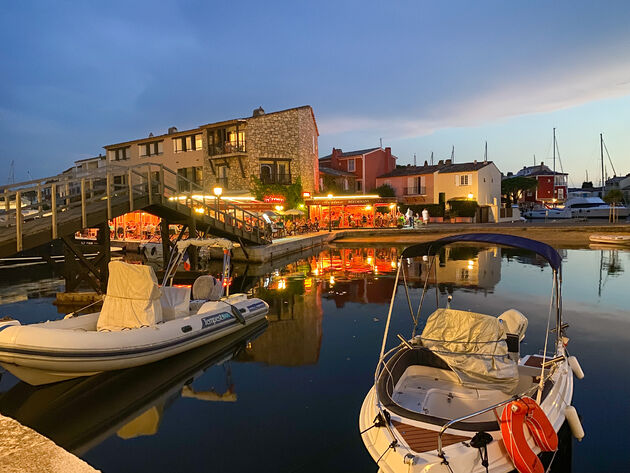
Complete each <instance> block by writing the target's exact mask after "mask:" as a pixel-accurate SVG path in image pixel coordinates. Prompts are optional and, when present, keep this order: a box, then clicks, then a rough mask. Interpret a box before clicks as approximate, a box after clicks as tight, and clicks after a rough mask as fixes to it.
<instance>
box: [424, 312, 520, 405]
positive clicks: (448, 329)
mask: <svg viewBox="0 0 630 473" xmlns="http://www.w3.org/2000/svg"><path fill="white" fill-rule="evenodd" d="M505 338H506V337H505V330H504V328H503V325H502V324H501V323H500V322H499V321H498V320H497V319H496V318H495V317H491V316H489V315H484V314H477V313H475V312H467V311H463V310H453V309H437V310H436V311H435V312H434V313H433V314H431V316H430V317H429V318H428V320H427V323H426V326H425V328H424V331H423V332H422V335H421V339H422V344H423V345H424V346H425V347H427V348H429V349H430V350H431V351H432V352H433V353H435V354H436V355H438V356H439V357H440V358H442V359H443V360H444V361H445V362H446V363H447V364H448V365H449V366H450V367H451V369H452V370H453V371H454V372H455V373H456V374H457V376H458V377H459V379H460V381H461V382H462V384H463V385H464V386H468V387H471V388H476V389H498V390H500V391H503V392H506V393H509V392H511V391H513V390H514V389H515V388H516V385H517V384H518V366H517V364H516V362H515V361H513V360H511V359H510V358H509V356H508V351H507V343H506V342H505Z"/></svg>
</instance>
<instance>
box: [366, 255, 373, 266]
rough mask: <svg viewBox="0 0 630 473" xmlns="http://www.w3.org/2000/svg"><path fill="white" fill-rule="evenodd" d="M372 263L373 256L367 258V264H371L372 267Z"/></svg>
mask: <svg viewBox="0 0 630 473" xmlns="http://www.w3.org/2000/svg"><path fill="white" fill-rule="evenodd" d="M372 262H373V260H372V257H371V256H368V257H367V264H370V265H371V264H372Z"/></svg>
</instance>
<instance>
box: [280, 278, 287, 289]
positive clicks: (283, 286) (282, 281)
mask: <svg viewBox="0 0 630 473" xmlns="http://www.w3.org/2000/svg"><path fill="white" fill-rule="evenodd" d="M286 288H287V280H286V279H280V281H278V289H286Z"/></svg>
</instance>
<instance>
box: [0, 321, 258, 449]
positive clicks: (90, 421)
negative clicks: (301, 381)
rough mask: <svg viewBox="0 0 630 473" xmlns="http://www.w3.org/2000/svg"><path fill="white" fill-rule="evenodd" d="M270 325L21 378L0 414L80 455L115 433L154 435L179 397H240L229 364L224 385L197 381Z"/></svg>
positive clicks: (2, 401)
mask: <svg viewBox="0 0 630 473" xmlns="http://www.w3.org/2000/svg"><path fill="white" fill-rule="evenodd" d="M266 325H267V324H266V322H265V321H262V322H261V323H258V324H255V325H253V326H252V327H250V328H248V329H247V330H246V332H244V333H243V332H241V333H238V334H233V335H230V336H227V337H225V338H223V339H221V340H219V341H217V342H215V343H211V344H209V345H206V346H203V347H200V348H197V349H195V350H192V351H189V352H186V353H183V354H181V355H178V356H175V357H172V358H168V359H166V360H163V361H160V362H158V363H153V364H150V365H147V366H143V367H138V368H132V369H128V370H122V371H114V372H109V373H102V374H100V375H95V376H91V377H87V378H78V379H73V380H69V381H64V382H61V383H56V384H51V385H46V386H40V387H35V386H31V385H29V384H26V383H23V382H20V383H18V384H16V385H15V386H13V387H12V388H11V389H9V390H8V391H7V392H5V393H3V394H1V395H0V412H2V414H4V415H7V416H9V417H12V418H14V419H17V420H18V421H20V422H21V423H22V424H24V425H27V426H29V427H31V428H32V429H34V430H36V431H37V432H39V433H41V434H43V435H45V436H46V437H48V438H50V439H52V440H53V441H54V442H55V443H57V444H58V445H60V446H62V447H63V448H65V449H67V450H69V451H71V452H73V453H75V454H77V455H81V454H83V453H85V452H86V451H88V450H90V449H91V448H92V447H93V446H95V445H98V444H99V443H101V442H102V441H103V440H104V439H106V438H107V437H109V436H111V435H112V434H114V433H116V435H118V437H120V438H122V439H131V438H135V437H139V436H147V435H155V434H156V433H157V432H158V429H159V426H160V422H161V420H162V415H163V413H164V411H165V410H166V409H167V408H168V407H169V406H170V405H171V404H172V403H173V401H174V400H176V399H177V398H179V397H180V396H181V397H186V398H194V399H198V400H202V401H213V402H216V401H230V402H234V401H236V392H235V387H234V382H233V380H232V379H231V372H230V368H229V367H226V368H223V369H225V370H226V381H225V384H226V387H225V389H222V390H219V391H217V390H216V389H213V388H211V389H206V390H201V389H196V388H195V387H194V386H193V382H194V381H195V380H196V379H197V378H199V377H201V376H202V375H203V374H204V373H205V372H206V371H207V370H208V369H209V368H211V367H213V366H215V365H219V364H220V365H223V366H226V365H227V364H228V363H229V362H230V360H231V359H233V358H235V357H238V355H239V354H240V353H243V352H247V350H248V349H247V348H246V347H247V346H248V343H249V342H250V341H251V340H253V339H254V338H256V337H257V336H258V335H260V333H262V332H263V331H264V330H265V328H266ZM219 368H221V367H219ZM197 408H199V409H202V408H203V407H202V406H198V407H197Z"/></svg>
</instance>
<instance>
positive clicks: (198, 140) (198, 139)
mask: <svg viewBox="0 0 630 473" xmlns="http://www.w3.org/2000/svg"><path fill="white" fill-rule="evenodd" d="M201 148H202V145H201V133H199V134H198V135H195V149H201Z"/></svg>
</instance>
